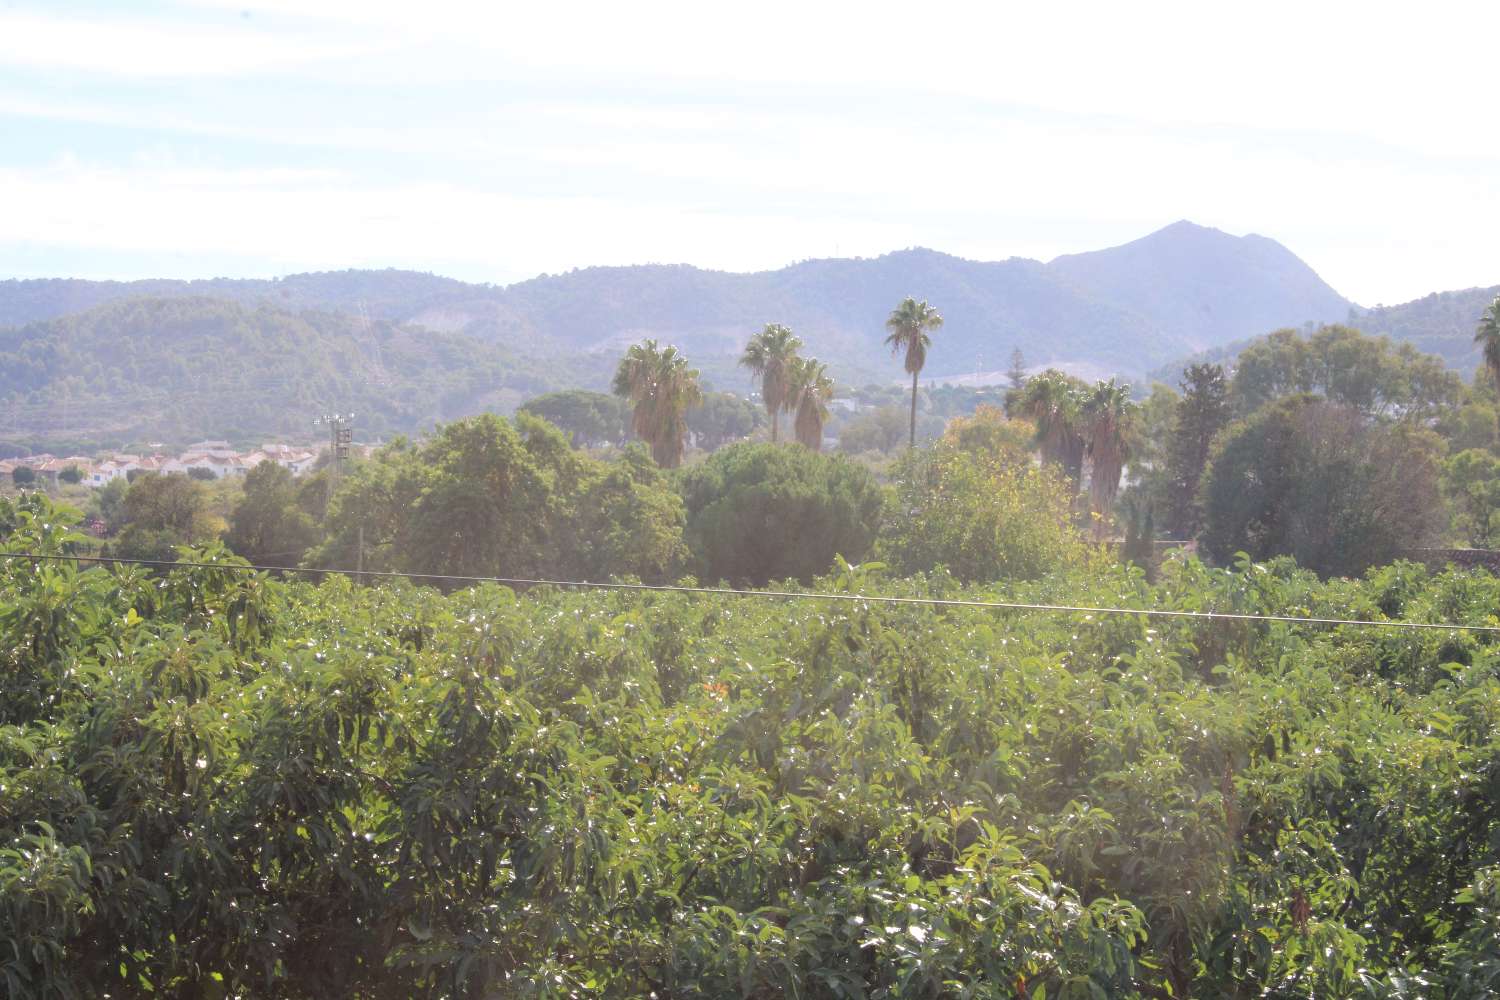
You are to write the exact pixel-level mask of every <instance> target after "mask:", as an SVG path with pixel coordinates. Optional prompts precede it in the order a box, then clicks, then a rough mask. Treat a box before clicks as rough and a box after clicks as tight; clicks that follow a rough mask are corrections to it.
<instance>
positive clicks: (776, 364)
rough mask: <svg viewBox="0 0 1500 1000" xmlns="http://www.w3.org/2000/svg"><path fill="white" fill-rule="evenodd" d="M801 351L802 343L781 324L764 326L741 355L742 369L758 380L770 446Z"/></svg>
mask: <svg viewBox="0 0 1500 1000" xmlns="http://www.w3.org/2000/svg"><path fill="white" fill-rule="evenodd" d="M801 347H802V341H800V340H798V339H797V335H796V334H794V333H792V331H791V330H790V329H788V328H787V327H784V326H782V325H781V324H780V323H767V324H766V328H765V329H764V330H762V331H760V333H757V334H756V335H755V336H753V337H751V338H750V342H749V343H748V344H746V345H745V353H744V354H741V355H740V365H741V367H744V368H748V369H750V372H751V374H753V375H757V376H759V377H760V398H761V401H762V402H763V403H765V406H766V413H767V415H769V416H770V418H771V442H772V443H773V444H774V443H775V442H776V439H777V436H778V431H779V425H780V423H781V411H782V410H785V409H788V408H789V407H788V405H787V404H788V403H789V402H790V399H789V397H788V392H787V387H788V380H789V377H790V375H791V365H792V362H793V360H795V359H796V357H797V351H798V350H800V349H801Z"/></svg>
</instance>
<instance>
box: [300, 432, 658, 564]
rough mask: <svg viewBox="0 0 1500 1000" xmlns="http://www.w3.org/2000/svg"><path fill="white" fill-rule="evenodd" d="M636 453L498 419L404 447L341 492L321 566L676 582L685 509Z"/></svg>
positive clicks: (391, 450) (311, 558) (313, 558)
mask: <svg viewBox="0 0 1500 1000" xmlns="http://www.w3.org/2000/svg"><path fill="white" fill-rule="evenodd" d="M643 458H644V456H643V455H640V454H638V453H635V452H630V453H628V454H627V455H626V456H624V457H623V458H622V459H620V460H618V461H609V462H606V461H601V460H598V459H594V458H590V457H589V456H588V455H585V454H583V453H582V452H579V451H575V450H574V449H572V448H571V447H570V446H569V444H568V442H567V439H566V438H564V437H563V435H562V433H561V432H560V431H559V430H557V429H556V428H555V427H553V426H552V425H551V424H548V423H547V422H546V421H543V420H541V419H540V418H538V417H534V416H532V415H530V414H528V413H524V412H522V413H518V414H517V415H516V419H515V422H514V423H512V422H510V421H507V420H504V419H502V418H500V417H497V416H494V415H493V414H486V415H483V416H479V417H473V418H470V419H468V420H461V421H457V422H455V423H452V424H447V425H445V426H443V427H442V428H441V429H439V430H438V432H437V433H435V434H434V435H433V436H432V437H430V438H428V439H426V440H424V441H422V442H420V443H418V444H415V445H414V444H411V443H409V442H407V441H404V440H398V441H396V442H393V443H392V444H391V445H389V446H387V447H386V448H384V449H382V450H381V451H380V452H378V453H376V455H375V456H374V458H373V459H372V460H371V461H369V462H367V463H364V464H362V465H361V466H359V467H357V468H356V469H355V470H354V471H353V472H352V473H351V474H350V475H349V476H348V477H346V479H345V481H344V483H343V485H342V486H341V487H340V488H339V490H338V491H337V493H335V495H334V498H333V503H332V505H331V507H330V509H329V512H328V521H327V537H326V539H325V540H324V541H323V543H322V544H321V545H320V546H319V547H318V548H317V549H315V550H313V552H311V553H310V554H309V555H308V557H307V561H308V563H309V564H312V565H319V566H325V565H326V566H339V567H352V566H353V565H354V564H355V563H356V562H357V561H358V560H359V558H360V555H359V545H360V530H361V528H363V544H364V563H365V565H366V567H367V568H371V569H393V570H400V571H404V572H411V573H430V574H434V575H436V574H451V575H459V576H506V577H527V578H535V577H542V576H545V577H552V578H569V579H572V578H580V577H582V578H587V579H591V580H592V579H606V578H608V577H611V576H617V575H627V574H629V575H635V576H639V577H641V578H643V579H649V580H652V581H657V582H659V581H662V580H666V579H669V578H671V577H672V576H674V575H675V574H676V572H677V570H678V568H679V566H680V563H681V560H682V558H683V548H682V539H681V532H682V524H683V513H682V506H681V502H680V501H679V500H678V499H677V497H676V495H675V494H674V493H673V491H672V489H671V486H670V484H669V483H668V482H667V480H666V479H665V477H664V476H663V475H662V474H661V472H660V471H659V470H650V469H647V468H646V465H645V464H643V462H642V459H643Z"/></svg>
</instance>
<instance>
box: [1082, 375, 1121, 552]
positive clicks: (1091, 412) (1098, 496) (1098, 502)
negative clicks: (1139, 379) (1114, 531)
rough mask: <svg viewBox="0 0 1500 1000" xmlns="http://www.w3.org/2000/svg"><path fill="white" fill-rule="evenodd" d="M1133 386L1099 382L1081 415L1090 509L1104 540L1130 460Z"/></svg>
mask: <svg viewBox="0 0 1500 1000" xmlns="http://www.w3.org/2000/svg"><path fill="white" fill-rule="evenodd" d="M1131 410H1132V407H1131V403H1130V386H1128V385H1125V384H1123V383H1119V382H1116V381H1115V380H1114V379H1110V380H1109V381H1108V382H1100V383H1098V384H1097V385H1095V386H1094V388H1093V389H1091V390H1090V391H1089V393H1088V395H1087V396H1085V397H1084V400H1083V406H1082V412H1083V420H1084V426H1085V428H1086V431H1085V433H1086V434H1087V436H1088V455H1089V507H1090V509H1091V510H1092V511H1093V513H1094V534H1095V535H1096V536H1098V537H1103V535H1104V532H1105V529H1106V527H1107V525H1108V524H1109V512H1110V508H1111V507H1113V506H1114V502H1115V494H1117V493H1118V492H1119V491H1120V472H1121V470H1123V469H1124V468H1125V461H1126V459H1128V458H1129V457H1130V447H1129V444H1128V441H1129V436H1128V435H1129V424H1130V417H1131Z"/></svg>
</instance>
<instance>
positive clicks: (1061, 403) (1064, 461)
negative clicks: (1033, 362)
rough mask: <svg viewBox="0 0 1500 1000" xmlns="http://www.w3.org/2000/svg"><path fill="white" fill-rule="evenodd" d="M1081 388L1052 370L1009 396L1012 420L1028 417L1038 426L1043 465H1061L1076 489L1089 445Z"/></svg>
mask: <svg viewBox="0 0 1500 1000" xmlns="http://www.w3.org/2000/svg"><path fill="white" fill-rule="evenodd" d="M1081 388H1082V387H1081V385H1080V384H1079V383H1078V381H1077V380H1076V379H1074V378H1071V377H1070V376H1068V375H1065V374H1064V373H1062V372H1060V371H1058V370H1057V369H1056V368H1049V369H1047V370H1046V371H1044V372H1042V373H1041V374H1039V375H1035V376H1032V377H1031V378H1029V379H1027V380H1026V384H1025V385H1023V386H1022V387H1021V388H1019V389H1015V390H1012V391H1011V392H1009V393H1007V394H1006V397H1005V409H1006V412H1007V414H1008V415H1010V416H1020V417H1025V418H1026V419H1027V420H1030V421H1031V422H1032V423H1033V424H1036V435H1037V447H1038V448H1039V449H1040V450H1041V453H1042V461H1043V462H1051V463H1053V464H1055V465H1060V466H1062V468H1063V471H1064V472H1065V473H1066V474H1067V476H1068V478H1069V479H1071V480H1072V481H1073V488H1074V489H1075V490H1076V489H1077V488H1078V483H1079V480H1081V479H1082V478H1083V454H1084V451H1085V447H1086V444H1087V442H1086V441H1085V440H1084V436H1083V432H1082V429H1081V428H1082V426H1083V417H1082V412H1081V411H1082V403H1083V399H1082V392H1081V391H1080V390H1081Z"/></svg>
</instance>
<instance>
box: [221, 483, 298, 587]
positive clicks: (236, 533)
mask: <svg viewBox="0 0 1500 1000" xmlns="http://www.w3.org/2000/svg"><path fill="white" fill-rule="evenodd" d="M311 499H312V497H311V496H310V495H309V491H304V490H303V489H301V488H299V486H298V484H297V483H296V482H295V481H294V480H293V479H292V474H291V472H290V471H289V470H287V469H286V468H284V467H282V466H280V465H277V464H276V463H275V462H271V461H264V462H261V463H260V464H259V465H257V466H256V467H255V468H253V469H251V470H250V471H249V472H248V473H246V474H245V491H244V493H243V495H242V496H241V497H240V501H239V503H238V504H237V505H236V506H235V508H234V513H233V514H232V515H231V516H230V519H229V531H228V533H226V534H225V536H224V544H225V545H227V546H229V548H230V550H231V551H233V552H234V553H235V554H236V555H241V556H244V557H245V559H246V560H247V561H248V562H250V563H251V564H252V565H255V566H296V565H297V564H298V563H300V562H301V561H302V556H303V554H304V553H306V552H307V550H308V549H309V548H311V547H312V546H313V544H314V543H315V542H317V540H318V526H317V524H316V522H314V520H313V516H312V514H313V512H312V511H310V510H308V509H307V504H308V502H309V501H311Z"/></svg>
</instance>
